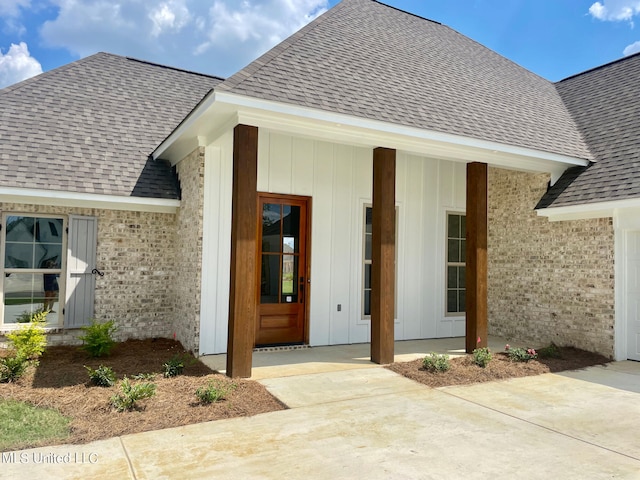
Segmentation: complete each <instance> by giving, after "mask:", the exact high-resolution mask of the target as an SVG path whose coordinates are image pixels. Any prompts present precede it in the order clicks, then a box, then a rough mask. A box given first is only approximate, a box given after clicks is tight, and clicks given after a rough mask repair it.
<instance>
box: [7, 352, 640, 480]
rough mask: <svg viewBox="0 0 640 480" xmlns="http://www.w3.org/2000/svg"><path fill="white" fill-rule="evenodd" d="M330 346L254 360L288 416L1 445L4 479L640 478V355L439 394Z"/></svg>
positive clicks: (357, 354) (257, 371)
mask: <svg viewBox="0 0 640 480" xmlns="http://www.w3.org/2000/svg"><path fill="white" fill-rule="evenodd" d="M439 345H440V346H441V347H442V348H438V349H436V348H431V347H432V346H433V344H428V345H418V346H422V347H426V348H423V350H425V351H431V350H435V351H443V349H446V350H447V351H448V352H449V353H454V350H451V349H452V348H454V347H455V345H454V344H451V345H453V346H447V347H446V348H445V347H444V345H445V342H442V343H439ZM406 347H407V349H408V350H416V346H415V345H414V346H413V347H411V348H410V346H409V344H408V343H407V344H406ZM502 347H503V345H496V346H495V347H494V348H496V349H498V348H502ZM324 348H326V349H327V350H325V349H324ZM324 348H322V349H320V348H317V349H307V350H305V351H293V352H282V353H278V354H275V355H274V356H272V354H270V353H258V354H255V355H254V373H255V374H256V376H258V375H261V376H263V377H264V378H263V379H262V380H259V381H260V382H261V383H263V384H264V385H265V386H266V387H267V388H268V389H269V391H271V392H272V393H273V394H274V395H276V396H277V397H278V398H279V399H281V400H282V401H283V402H284V403H286V404H287V405H288V406H289V407H290V408H289V409H288V410H283V411H278V412H272V413H266V414H262V415H257V416H255V417H248V418H235V419H230V420H221V421H217V422H208V423H201V424H196V425H190V426H185V427H177V428H173V429H167V430H160V431H153V432H145V433H140V434H135V435H127V436H123V437H119V438H112V439H108V440H103V441H99V442H93V443H90V444H87V445H61V446H56V447H44V448H38V449H31V450H25V451H21V452H15V453H14V454H13V455H11V452H5V453H4V454H2V464H3V465H2V469H0V478H38V479H46V478H56V479H61V478H64V479H66V478H82V479H86V478H100V479H102V478H114V479H123V478H130V479H162V478H176V479H178V478H179V479H183V478H207V479H208V478H212V479H239V478H241V479H243V480H244V479H281V478H287V479H305V480H309V479H358V478H366V479H367V480H371V479H403V480H404V479H459V478H465V479H486V478H493V477H495V478H516V477H525V478H526V477H528V478H567V479H574V478H575V479H600V478H602V479H604V478H607V479H608V478H624V479H636V478H640V443H639V442H638V432H639V431H640V363H635V362H616V363H611V364H608V365H606V366H597V367H591V368H588V369H585V370H581V371H574V372H565V373H562V374H545V375H540V376H536V377H525V378H518V379H513V380H508V381H503V382H491V383H484V384H476V385H468V386H456V387H445V388H439V389H432V388H428V387H425V386H424V385H420V384H418V383H415V382H413V381H411V380H408V379H405V378H403V377H401V376H398V375H396V374H395V373H393V372H391V371H389V370H387V369H385V368H381V367H380V366H376V365H375V364H371V363H370V362H368V360H366V358H364V357H366V354H364V355H362V351H361V350H360V348H361V346H348V347H324ZM338 352H342V353H340V355H343V356H344V357H345V358H346V359H347V361H345V362H344V363H342V365H343V366H344V368H341V369H339V368H338V367H337V366H336V365H339V364H340V363H338V362H337V358H338V357H339V355H338ZM310 353H311V354H312V355H313V356H309V354H310ZM284 354H286V355H287V356H286V357H280V356H281V355H284ZM303 355H306V356H304V357H303ZM400 355H417V353H416V352H412V353H406V354H405V353H400ZM420 355H422V352H421V353H420ZM263 357H265V358H263ZM276 357H280V358H287V359H289V361H290V362H291V363H289V364H281V363H280V364H278V361H277V360H276ZM295 359H297V360H295ZM349 359H350V361H349ZM295 361H298V363H293V362H295ZM276 368H277V369H279V371H280V375H275V374H273V373H274V372H276V370H275V369H276ZM296 368H300V369H301V370H299V371H298V372H299V373H297V374H296V373H295V369H296ZM313 368H316V369H317V370H318V371H316V372H315V373H314V372H312V371H310V370H312V369H313ZM326 369H329V370H328V371H327V370H326ZM320 370H323V371H320ZM269 372H271V373H272V374H273V375H268V373H269ZM266 377H269V378H266Z"/></svg>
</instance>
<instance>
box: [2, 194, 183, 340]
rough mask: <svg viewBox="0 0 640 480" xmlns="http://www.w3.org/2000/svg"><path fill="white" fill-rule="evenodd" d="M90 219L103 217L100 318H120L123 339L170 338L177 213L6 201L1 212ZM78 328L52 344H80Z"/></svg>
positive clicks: (53, 337) (58, 335) (97, 299)
mask: <svg viewBox="0 0 640 480" xmlns="http://www.w3.org/2000/svg"><path fill="white" fill-rule="evenodd" d="M5 212H15V213H30V214H31V213H36V214H37V213H41V214H58V215H71V214H73V215H86V216H94V217H97V219H98V244H97V267H98V268H99V269H100V270H101V271H103V272H104V276H103V277H97V280H96V291H95V318H96V319H98V320H114V321H115V322H116V325H117V326H118V331H117V334H116V337H117V339H119V340H124V339H127V338H148V337H169V336H170V334H171V331H172V328H171V325H172V319H173V311H174V300H173V299H174V295H173V292H172V288H173V284H174V270H175V257H176V255H175V254H174V249H173V248H174V247H173V241H174V238H175V225H176V215H174V214H166V213H146V212H131V211H122V210H103V209H94V208H68V207H51V206H40V205H26V204H13V203H0V213H5ZM78 333H79V332H78V330H69V331H61V332H59V333H55V334H51V335H50V336H49V340H48V341H49V344H60V343H78V341H77V340H76V338H75V337H76V336H77V335H78Z"/></svg>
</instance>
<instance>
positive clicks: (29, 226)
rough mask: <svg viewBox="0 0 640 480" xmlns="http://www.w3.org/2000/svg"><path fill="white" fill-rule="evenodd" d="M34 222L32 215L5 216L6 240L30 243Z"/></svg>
mask: <svg viewBox="0 0 640 480" xmlns="http://www.w3.org/2000/svg"><path fill="white" fill-rule="evenodd" d="M34 223H35V218H33V217H17V216H15V217H14V216H10V217H7V237H6V238H7V241H8V242H27V243H32V242H33V240H34V238H33V235H34V234H33V225H34Z"/></svg>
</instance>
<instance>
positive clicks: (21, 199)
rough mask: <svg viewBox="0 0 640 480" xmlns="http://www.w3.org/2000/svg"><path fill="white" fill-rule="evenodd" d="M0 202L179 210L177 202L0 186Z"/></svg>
mask: <svg viewBox="0 0 640 480" xmlns="http://www.w3.org/2000/svg"><path fill="white" fill-rule="evenodd" d="M0 202H2V203H23V204H27V205H48V206H55V207H77V208H100V209H103V210H127V211H134V212H154V213H176V212H177V210H178V208H179V207H180V200H170V199H161V198H145V197H124V196H119V195H100V194H95V193H78V192H64V191H56V190H36V189H30V188H15V187H0Z"/></svg>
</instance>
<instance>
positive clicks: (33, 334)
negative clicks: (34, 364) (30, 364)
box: [7, 313, 47, 360]
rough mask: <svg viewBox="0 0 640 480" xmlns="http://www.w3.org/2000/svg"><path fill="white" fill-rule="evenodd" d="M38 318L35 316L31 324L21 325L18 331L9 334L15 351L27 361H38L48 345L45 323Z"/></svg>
mask: <svg viewBox="0 0 640 480" xmlns="http://www.w3.org/2000/svg"><path fill="white" fill-rule="evenodd" d="M45 317H46V313H45ZM36 318H37V317H36V316H34V319H33V320H32V321H31V322H29V323H27V324H23V325H20V327H19V328H18V329H17V330H14V331H13V332H11V333H7V338H8V339H9V343H10V344H11V345H12V347H13V348H14V349H15V351H16V354H17V355H18V356H20V357H23V358H24V359H26V360H37V359H38V357H40V355H42V352H44V349H45V347H46V345H47V336H46V335H45V333H44V321H43V320H39V319H36Z"/></svg>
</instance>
